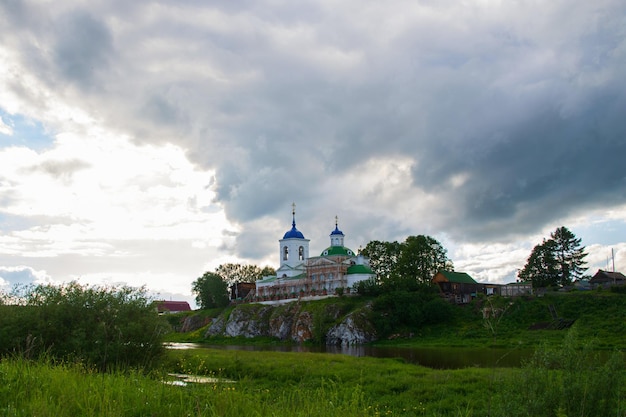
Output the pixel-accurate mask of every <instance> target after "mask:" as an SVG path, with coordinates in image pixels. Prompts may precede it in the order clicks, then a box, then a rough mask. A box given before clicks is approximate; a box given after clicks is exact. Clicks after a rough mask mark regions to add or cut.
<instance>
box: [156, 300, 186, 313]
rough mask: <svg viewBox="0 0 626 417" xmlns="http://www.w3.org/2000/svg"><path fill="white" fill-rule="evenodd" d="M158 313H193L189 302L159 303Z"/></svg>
mask: <svg viewBox="0 0 626 417" xmlns="http://www.w3.org/2000/svg"><path fill="white" fill-rule="evenodd" d="M157 310H158V311H191V307H189V303H188V302H187V301H157Z"/></svg>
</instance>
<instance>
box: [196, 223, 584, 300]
mask: <svg viewBox="0 0 626 417" xmlns="http://www.w3.org/2000/svg"><path fill="white" fill-rule="evenodd" d="M361 253H362V254H363V255H364V256H366V257H367V258H369V260H370V268H371V269H372V271H373V272H374V274H375V278H374V279H373V280H370V281H364V282H361V283H359V284H358V287H357V290H358V292H359V293H362V294H368V295H380V294H384V293H389V292H393V291H398V290H404V291H417V290H419V289H420V288H421V287H422V286H424V285H426V286H427V285H429V284H430V280H431V279H432V277H433V276H434V275H435V274H436V273H437V272H439V271H441V270H447V271H454V264H453V262H452V260H451V259H450V258H448V252H447V250H446V248H445V247H444V246H443V245H442V244H441V242H439V241H437V239H435V238H433V237H431V236H426V235H417V236H409V237H407V238H406V239H405V240H404V241H403V242H398V241H393V242H388V241H380V240H373V241H370V242H369V243H368V244H367V245H366V246H365V248H363V250H362V251H361ZM586 256H587V254H586V252H585V247H584V246H581V239H580V238H577V237H576V236H575V235H574V233H572V232H571V231H570V230H569V229H568V228H566V227H564V226H562V227H559V228H557V229H556V230H555V231H554V232H552V233H551V234H550V238H549V239H544V240H543V241H542V243H540V244H538V245H536V246H535V247H534V248H533V250H532V252H531V254H530V256H529V257H528V259H527V262H526V265H525V266H524V268H523V269H521V270H520V271H519V273H518V279H519V280H521V281H530V282H532V284H533V287H535V288H541V287H561V286H566V285H569V284H571V283H572V282H573V281H574V280H576V279H579V278H580V277H581V276H582V274H583V272H584V270H585V264H586V262H585V260H584V259H585V257H586ZM275 273H276V271H275V270H274V269H273V268H271V267H269V266H266V267H263V268H261V267H258V266H256V265H242V264H235V263H229V264H224V265H220V266H219V267H218V268H216V270H215V271H208V272H205V273H204V274H203V275H202V276H201V277H199V278H198V279H196V280H195V281H194V282H193V284H192V291H193V293H194V294H195V295H196V302H197V304H198V305H199V306H200V308H203V309H206V308H215V307H224V306H226V305H228V303H229V297H228V287H229V285H232V284H234V283H236V282H255V281H256V280H258V279H260V278H262V277H264V276H270V275H274V274H275Z"/></svg>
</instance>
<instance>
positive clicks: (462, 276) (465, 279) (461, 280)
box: [435, 271, 478, 284]
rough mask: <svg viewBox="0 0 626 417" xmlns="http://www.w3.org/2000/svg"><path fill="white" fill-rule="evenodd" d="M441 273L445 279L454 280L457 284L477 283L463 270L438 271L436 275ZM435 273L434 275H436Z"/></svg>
mask: <svg viewBox="0 0 626 417" xmlns="http://www.w3.org/2000/svg"><path fill="white" fill-rule="evenodd" d="M439 274H441V275H443V277H444V278H445V280H446V281H448V282H455V283H458V284H478V283H477V282H476V281H475V280H474V278H472V277H470V276H469V275H468V274H466V273H465V272H452V271H439V272H438V273H437V275H439ZM437 275H435V277H437Z"/></svg>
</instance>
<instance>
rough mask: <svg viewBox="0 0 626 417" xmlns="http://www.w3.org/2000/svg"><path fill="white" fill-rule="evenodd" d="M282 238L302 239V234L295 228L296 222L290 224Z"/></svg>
mask: <svg viewBox="0 0 626 417" xmlns="http://www.w3.org/2000/svg"><path fill="white" fill-rule="evenodd" d="M283 239H304V235H303V234H302V232H301V231H299V230H298V229H296V223H295V222H294V223H293V225H292V226H291V230H289V231H288V232H287V233H285V236H283Z"/></svg>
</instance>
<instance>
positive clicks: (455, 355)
mask: <svg viewBox="0 0 626 417" xmlns="http://www.w3.org/2000/svg"><path fill="white" fill-rule="evenodd" d="M168 347H169V348H170V349H190V348H211V349H223V350H245V351H274V352H313V353H334V354H342V355H350V356H356V357H363V356H371V357H375V358H400V359H402V360H404V361H406V362H408V363H414V364H418V365H421V366H426V367H429V368H433V369H461V368H468V367H481V368H489V367H505V368H511V367H519V366H520V364H521V363H522V361H523V360H525V359H527V358H530V356H531V355H532V354H533V351H532V350H530V349H491V348H448V347H442V348H400V347H379V346H300V345H294V346H247V345H246V346H242V345H205V344H200V343H172V344H169V345H168Z"/></svg>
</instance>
